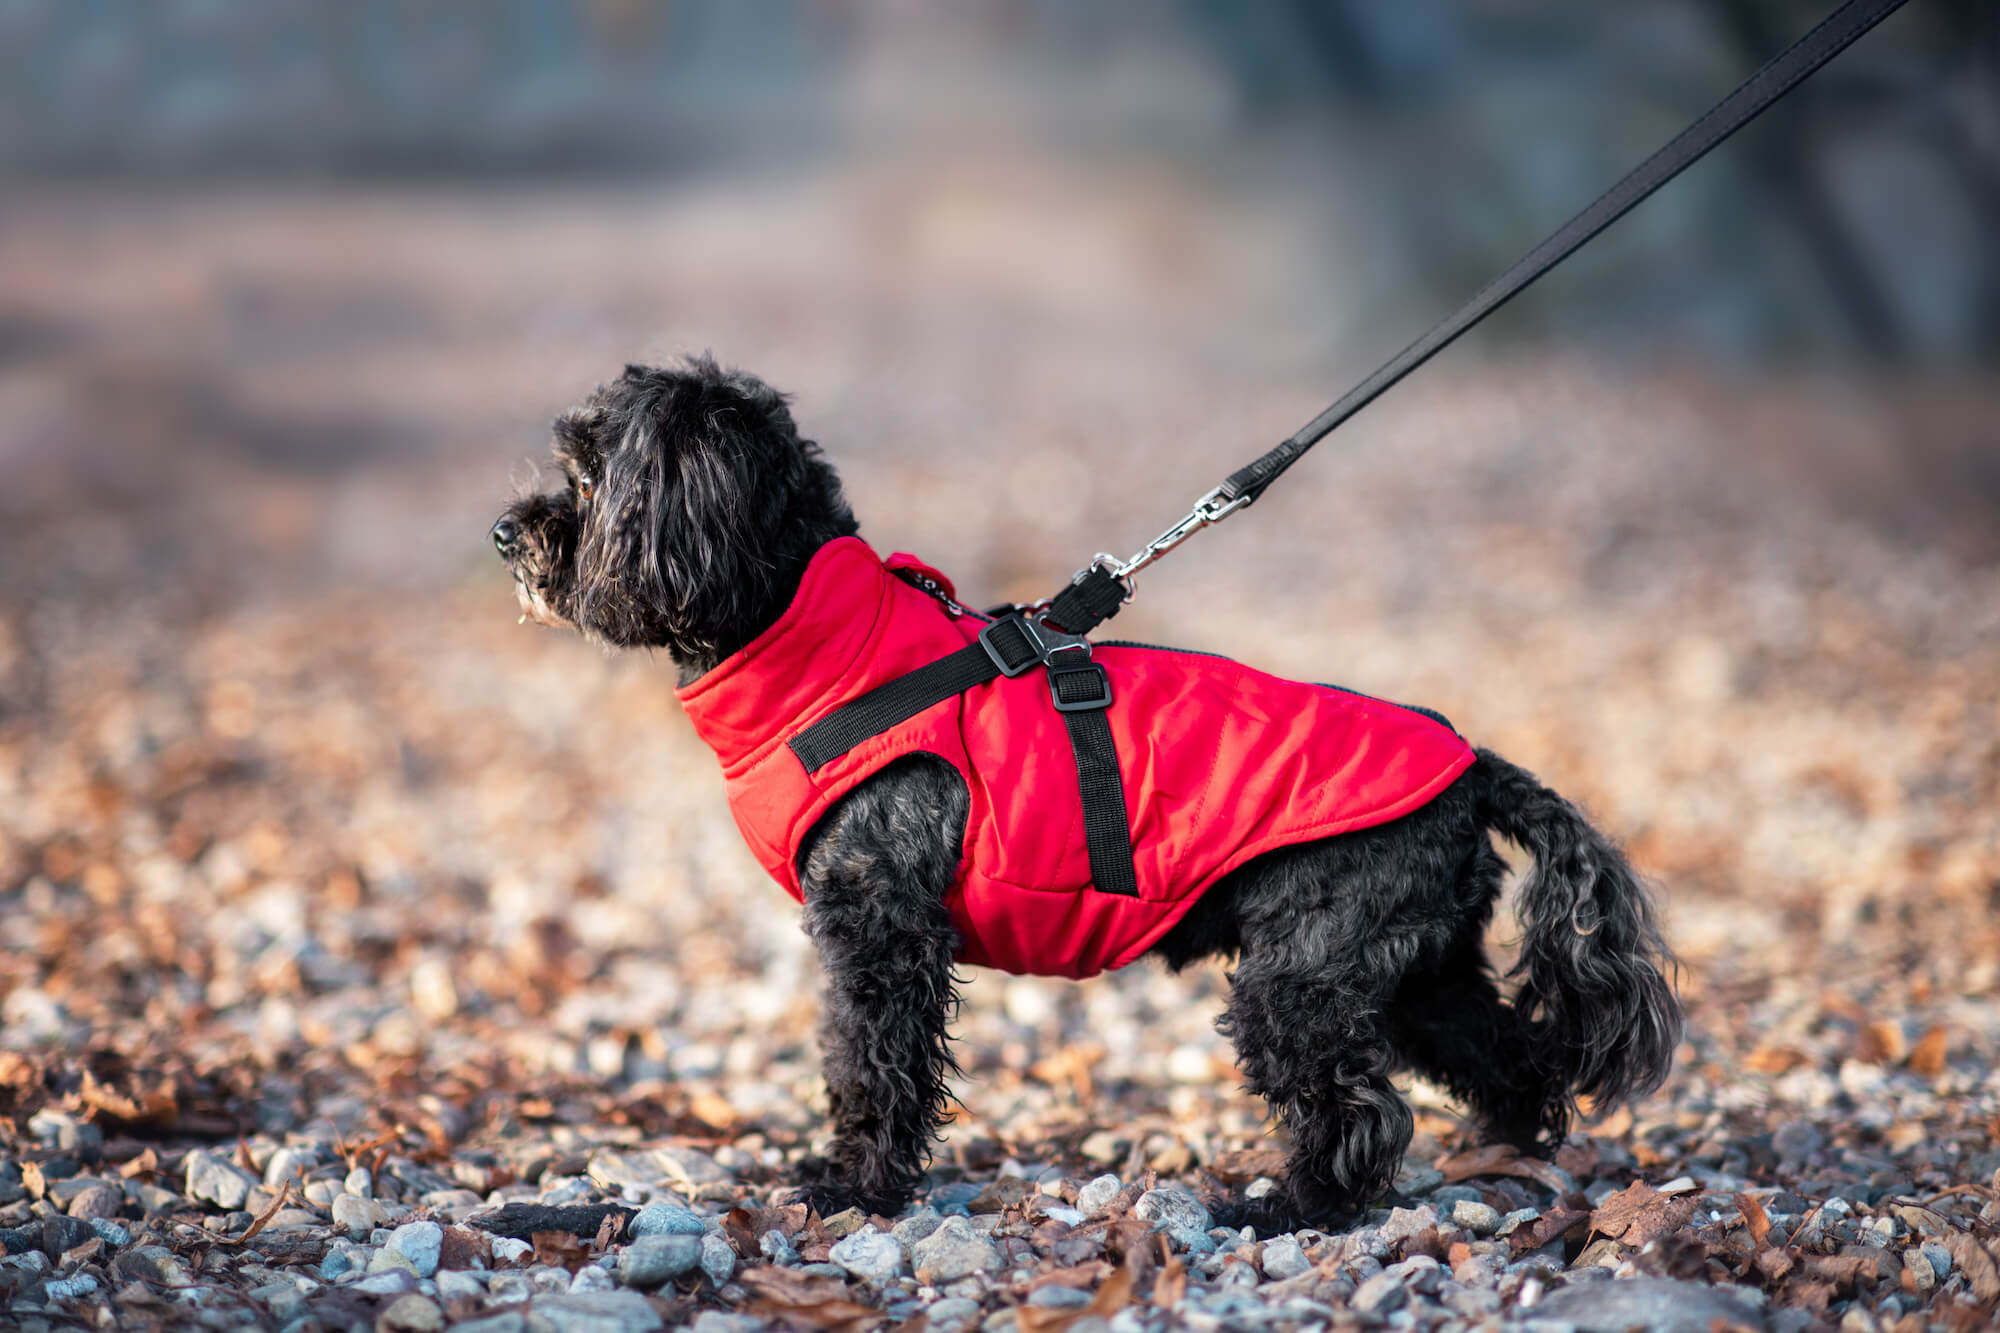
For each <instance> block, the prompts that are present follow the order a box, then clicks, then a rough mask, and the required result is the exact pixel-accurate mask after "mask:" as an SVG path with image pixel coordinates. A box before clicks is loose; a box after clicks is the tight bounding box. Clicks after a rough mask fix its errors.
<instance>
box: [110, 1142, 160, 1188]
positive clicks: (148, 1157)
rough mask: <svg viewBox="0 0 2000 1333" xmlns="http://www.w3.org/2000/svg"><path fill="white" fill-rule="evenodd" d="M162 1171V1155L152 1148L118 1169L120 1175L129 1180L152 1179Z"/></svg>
mask: <svg viewBox="0 0 2000 1333" xmlns="http://www.w3.org/2000/svg"><path fill="white" fill-rule="evenodd" d="M159 1170H160V1155H159V1154H158V1153H157V1152H154V1151H153V1150H152V1149H151V1148H147V1149H146V1150H145V1151H144V1152H142V1153H140V1154H139V1155H138V1156H137V1157H134V1158H133V1159H132V1160H131V1161H129V1162H127V1163H125V1165H123V1166H121V1167H119V1168H118V1174H119V1175H121V1176H123V1177H125V1179H127V1180H140V1179H151V1178H152V1177H153V1176H155V1175H158V1174H159Z"/></svg>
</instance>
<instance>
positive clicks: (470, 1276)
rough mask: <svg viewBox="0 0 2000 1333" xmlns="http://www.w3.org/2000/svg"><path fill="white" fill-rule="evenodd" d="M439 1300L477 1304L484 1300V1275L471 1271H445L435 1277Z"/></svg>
mask: <svg viewBox="0 0 2000 1333" xmlns="http://www.w3.org/2000/svg"><path fill="white" fill-rule="evenodd" d="M437 1293H438V1299H439V1300H446V1301H472V1302H475V1303H476V1302H479V1301H483V1300H485V1299H486V1274H484V1273H481V1272H477V1271H474V1270H472V1269H446V1270H445V1271H444V1272H442V1273H439V1274H438V1275H437Z"/></svg>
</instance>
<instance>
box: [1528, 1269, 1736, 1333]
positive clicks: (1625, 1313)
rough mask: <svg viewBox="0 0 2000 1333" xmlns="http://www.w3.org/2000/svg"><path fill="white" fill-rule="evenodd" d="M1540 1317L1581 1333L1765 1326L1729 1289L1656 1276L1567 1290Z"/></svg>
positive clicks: (1702, 1332)
mask: <svg viewBox="0 0 2000 1333" xmlns="http://www.w3.org/2000/svg"><path fill="white" fill-rule="evenodd" d="M1535 1313H1536V1314H1537V1315H1538V1316H1541V1317H1543V1318H1546V1319H1553V1320H1562V1321H1564V1322H1566V1323H1568V1324H1570V1325H1572V1326H1573V1327H1574V1328H1576V1329H1577V1330H1578V1333H1623V1330H1625V1329H1628V1328H1644V1329H1646V1330H1648V1333H1707V1330H1708V1329H1710V1328H1712V1327H1715V1326H1717V1325H1721V1326H1723V1327H1727V1328H1737V1327H1749V1328H1760V1327H1762V1326H1763V1323H1764V1316H1763V1312H1762V1311H1761V1310H1759V1309H1758V1308H1757V1306H1755V1305H1752V1304H1751V1303H1750V1302H1749V1301H1746V1300H1744V1299H1743V1298H1742V1297H1740V1296H1737V1295H1735V1294H1734V1293H1733V1292H1731V1291H1730V1290H1729V1289H1728V1288H1727V1287H1712V1286H1710V1285H1708V1284H1707V1283H1705V1282H1677V1281H1674V1280H1672V1279H1670V1278H1655V1277H1640V1278H1630V1279H1626V1280H1622V1281H1617V1282H1592V1283H1589V1284H1587V1285H1585V1286H1566V1287H1563V1288H1562V1289H1561V1290H1559V1291H1554V1292H1551V1293H1549V1294H1548V1295H1547V1296H1545V1297H1543V1298H1542V1301H1541V1304H1539V1305H1538V1306H1536V1307H1535Z"/></svg>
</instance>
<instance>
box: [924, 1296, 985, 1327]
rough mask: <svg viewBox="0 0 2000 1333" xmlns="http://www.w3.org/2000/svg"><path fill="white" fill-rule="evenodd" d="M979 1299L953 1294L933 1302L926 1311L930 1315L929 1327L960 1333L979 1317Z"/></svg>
mask: <svg viewBox="0 0 2000 1333" xmlns="http://www.w3.org/2000/svg"><path fill="white" fill-rule="evenodd" d="M979 1310H980V1305H979V1302H978V1301H975V1300H969V1299H967V1298H965V1297H963V1296H953V1297H951V1298H950V1299H949V1300H942V1301H936V1302H933V1303H932V1305H931V1307H930V1309H928V1310H926V1311H925V1312H924V1313H925V1314H926V1315H927V1316H928V1317H929V1320H930V1324H929V1327H931V1328H934V1329H936V1330H937V1333H958V1331H959V1330H960V1329H963V1328H965V1327H967V1326H968V1325H970V1324H971V1323H972V1322H973V1321H974V1320H976V1319H978V1318H979Z"/></svg>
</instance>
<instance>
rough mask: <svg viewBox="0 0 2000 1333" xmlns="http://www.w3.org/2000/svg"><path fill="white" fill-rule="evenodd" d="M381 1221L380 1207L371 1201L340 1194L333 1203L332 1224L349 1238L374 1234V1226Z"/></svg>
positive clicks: (356, 1196)
mask: <svg viewBox="0 0 2000 1333" xmlns="http://www.w3.org/2000/svg"><path fill="white" fill-rule="evenodd" d="M381 1220H382V1207H381V1205H380V1204H378V1203H376V1202H375V1201H374V1200H373V1199H364V1198H362V1197H361V1196H360V1195H358V1194H341V1195H338V1196H336V1197H335V1198H334V1201H333V1224H334V1226H336V1227H338V1228H339V1229H340V1230H342V1231H345V1232H346V1233H347V1234H348V1235H350V1236H368V1235H372V1234H374V1231H375V1224H376V1223H377V1222H379V1221H381Z"/></svg>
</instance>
